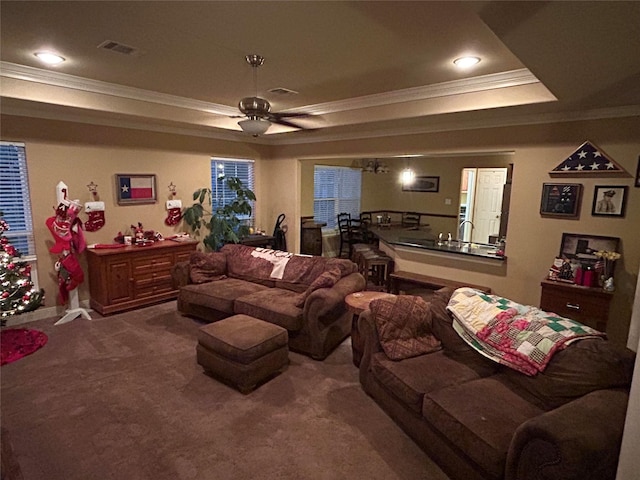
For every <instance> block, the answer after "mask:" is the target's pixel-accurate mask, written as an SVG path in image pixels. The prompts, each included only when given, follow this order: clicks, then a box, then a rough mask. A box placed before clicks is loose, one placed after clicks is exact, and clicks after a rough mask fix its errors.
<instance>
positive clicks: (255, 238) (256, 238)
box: [240, 234, 276, 248]
mask: <svg viewBox="0 0 640 480" xmlns="http://www.w3.org/2000/svg"><path fill="white" fill-rule="evenodd" d="M275 240H276V237H274V236H272V235H260V234H253V235H247V236H246V237H244V238H243V239H241V240H240V243H241V244H242V245H248V246H249V247H262V248H273V244H274V242H275Z"/></svg>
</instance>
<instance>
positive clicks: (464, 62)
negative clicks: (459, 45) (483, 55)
mask: <svg viewBox="0 0 640 480" xmlns="http://www.w3.org/2000/svg"><path fill="white" fill-rule="evenodd" d="M453 63H454V64H455V65H456V66H458V67H460V68H469V67H473V66H474V65H477V64H478V63H480V57H471V56H468V57H460V58H456V59H455V60H454V61H453Z"/></svg>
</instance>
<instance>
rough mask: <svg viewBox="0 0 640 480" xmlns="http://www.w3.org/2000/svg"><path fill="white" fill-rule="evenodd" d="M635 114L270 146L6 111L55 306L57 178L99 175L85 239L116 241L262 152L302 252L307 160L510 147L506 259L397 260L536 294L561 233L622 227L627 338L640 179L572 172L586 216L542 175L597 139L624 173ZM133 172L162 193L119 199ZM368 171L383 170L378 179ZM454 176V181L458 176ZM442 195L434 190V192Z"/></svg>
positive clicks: (622, 326) (273, 206) (613, 322)
mask: <svg viewBox="0 0 640 480" xmlns="http://www.w3.org/2000/svg"><path fill="white" fill-rule="evenodd" d="M639 125H640V123H639V122H638V118H637V117H635V118H627V119H607V120H597V121H596V120H592V121H581V122H566V123H557V124H542V125H533V126H515V127H504V128H485V129H477V130H467V131H461V132H441V133H433V134H416V135H407V136H396V137H377V138H372V139H367V140H358V141H333V142H320V143H314V144H309V145H303V144H300V145H282V146H271V147H266V146H255V145H251V144H243V143H236V142H224V141H216V140H212V139H205V138H199V137H186V136H178V135H169V134H160V133H151V132H141V131H135V130H125V129H117V128H109V127H99V126H94V127H92V126H86V125H80V124H72V123H67V122H56V121H47V120H33V119H27V118H23V117H7V116H3V117H2V139H3V140H9V141H24V142H25V143H26V144H27V162H28V167H29V180H30V186H31V189H32V207H33V212H34V221H35V224H36V225H35V226H36V243H37V249H38V250H37V254H38V257H39V261H38V268H39V271H40V277H41V282H42V284H43V287H44V288H45V289H46V290H47V297H48V300H47V305H53V304H54V303H55V292H56V286H55V275H54V273H53V263H54V261H55V258H54V257H53V256H52V255H51V254H49V252H48V250H47V248H48V242H51V235H50V234H49V232H48V230H46V228H45V227H44V221H45V219H46V218H47V217H48V216H50V215H51V213H52V211H53V210H52V208H53V206H54V204H55V184H56V183H57V182H58V181H60V180H63V181H65V182H66V183H67V184H68V185H69V187H70V192H71V196H72V197H74V198H79V199H80V200H81V201H82V202H85V201H87V200H90V199H91V198H90V194H89V191H88V189H87V187H86V185H87V184H89V183H90V182H91V181H93V182H94V183H96V184H98V191H99V193H100V197H101V200H103V201H105V203H106V204H107V205H106V206H107V210H106V212H105V215H106V226H105V227H104V228H103V229H102V230H100V231H98V232H96V233H87V239H88V241H89V242H110V241H111V239H112V238H113V236H114V235H115V234H116V233H117V231H118V230H121V229H122V228H126V226H128V225H129V224H130V223H132V222H137V221H142V222H143V224H144V225H145V227H147V228H153V229H157V230H160V231H162V232H163V233H171V231H172V230H171V229H169V228H168V227H166V226H165V225H164V223H163V220H164V218H165V216H166V211H165V208H164V199H165V198H166V195H168V189H167V185H168V184H169V183H170V182H173V183H174V184H175V185H177V187H178V193H179V195H178V198H181V199H182V200H183V202H185V203H186V202H188V201H189V200H190V197H191V193H192V191H193V190H195V189H196V188H198V187H200V186H202V185H205V184H207V182H208V166H209V158H210V156H212V155H221V156H230V157H241V158H254V159H256V160H257V164H256V174H257V178H256V180H257V185H256V194H257V197H258V205H257V209H256V213H257V217H258V220H257V221H258V223H259V224H262V226H263V228H265V229H266V230H267V231H270V230H271V229H272V228H273V224H274V222H275V219H276V217H277V215H278V214H280V213H285V215H286V216H287V221H286V223H287V225H288V226H289V229H288V233H287V243H288V246H289V249H290V250H294V251H297V249H298V244H299V218H300V216H301V215H310V214H312V212H313V207H312V206H309V200H308V199H309V198H311V199H312V198H313V197H312V195H313V190H312V187H311V191H309V186H308V185H307V183H306V180H304V178H307V177H308V174H306V173H305V168H306V165H307V163H309V162H306V161H308V160H313V159H321V158H322V159H329V158H333V159H342V160H344V161H349V160H348V159H352V158H362V157H382V156H391V155H400V154H449V155H450V154H462V153H464V154H466V153H469V152H488V151H513V152H514V153H513V155H511V156H509V157H508V163H513V164H514V176H513V194H512V204H511V216H510V223H509V229H508V232H507V256H508V260H507V262H506V264H505V265H504V266H503V267H501V268H495V267H487V266H486V265H483V264H472V263H468V262H466V263H462V262H457V263H454V262H453V261H452V260H450V259H446V258H445V259H441V258H440V259H436V258H426V257H421V258H415V255H413V256H412V255H407V254H403V255H401V256H400V257H399V258H398V264H399V267H400V268H402V269H408V270H413V271H417V272H421V273H425V274H431V275H436V276H440V277H445V278H452V279H458V280H460V279H464V280H468V281H470V282H472V283H477V284H484V285H489V286H491V287H492V288H493V289H494V290H495V291H496V292H497V293H498V294H500V295H503V296H506V297H509V298H512V299H513V300H515V301H518V302H521V303H527V304H533V305H536V304H538V302H539V298H540V285H539V284H540V280H541V279H542V278H543V277H544V276H545V275H546V273H547V271H548V268H549V266H550V265H551V262H552V261H553V258H554V257H555V255H556V254H557V253H558V250H559V246H560V240H561V237H562V233H563V232H575V233H586V234H594V235H608V236H617V237H620V238H621V250H622V254H623V257H622V259H621V260H620V261H619V262H618V263H619V264H618V265H617V268H616V284H617V291H616V294H615V296H614V301H613V305H612V312H611V315H610V322H609V327H608V333H609V335H610V337H611V338H612V339H613V340H615V341H616V342H618V343H620V344H624V343H625V342H626V337H627V331H628V328H629V321H630V318H631V306H632V301H633V293H634V289H635V285H636V280H637V272H638V267H639V265H640V242H638V239H637V237H638V233H639V231H640V228H639V227H638V225H640V189H639V188H634V187H633V178H631V177H626V178H602V177H600V178H591V177H588V178H571V179H567V182H570V183H582V184H583V185H584V199H583V202H582V208H581V211H580V219H579V220H558V219H554V218H541V217H540V214H539V205H540V196H541V191H542V184H543V183H544V182H552V181H557V179H553V178H551V177H550V176H549V174H548V172H549V171H550V170H551V169H552V168H554V167H555V166H556V165H557V164H559V163H560V162H561V161H562V160H563V159H564V158H565V157H566V156H567V155H569V154H570V153H571V152H572V151H573V150H574V149H575V148H577V147H578V146H579V145H580V144H581V143H582V142H584V141H585V140H590V141H592V142H593V143H595V144H596V145H598V146H599V147H600V148H601V149H603V150H604V151H605V152H606V153H607V154H608V155H610V156H611V157H612V158H613V159H614V160H615V161H616V162H617V163H619V164H620V165H621V166H623V167H624V168H625V169H626V170H627V171H628V172H631V173H635V171H636V167H637V162H638V154H639V153H640V127H639ZM345 159H346V160H345ZM351 161H352V160H351ZM311 164H312V163H311ZM425 168H426V167H425ZM311 170H312V169H311ZM431 171H432V170H429V171H428V173H427V171H426V170H425V171H424V174H430V172H431ZM137 172H141V173H155V174H156V175H157V177H158V193H159V199H160V200H162V203H157V204H155V205H151V206H127V207H124V206H123V207H120V206H118V205H117V204H116V202H115V199H114V194H115V190H114V189H115V187H114V179H113V176H114V174H116V173H137ZM420 173H422V171H421V172H420ZM440 176H441V181H443V185H444V179H443V178H442V177H443V176H447V177H448V176H449V174H448V173H446V172H445V173H442V174H441V175H440ZM372 177H376V176H372ZM377 177H384V176H377ZM387 178H388V180H386V179H385V180H382V178H381V180H380V181H390V182H392V181H393V180H392V178H393V176H392V175H391V174H390V175H389V176H388V177H387ZM366 181H368V180H366ZM372 181H377V180H375V179H373V178H372ZM452 183H453V184H455V185H458V184H459V178H457V179H456V180H455V181H453V182H452ZM595 185H627V186H629V192H628V202H627V214H626V217H625V218H602V217H592V216H591V201H592V197H593V189H594V186H595ZM365 188H366V193H365V196H364V197H363V203H365V202H366V203H368V202H370V201H371V202H375V201H377V198H378V196H377V194H378V193H379V192H380V191H384V190H383V189H373V190H374V191H376V190H377V192H376V195H374V196H373V198H369V191H370V189H369V188H368V187H367V186H366V185H365ZM393 188H397V187H393ZM456 188H457V187H456ZM387 190H389V191H390V190H391V188H388V189H387ZM310 195H311V197H309V196H310ZM420 195H428V194H420ZM434 198H436V199H437V198H438V196H436V195H434ZM442 200H443V199H442V198H440V200H437V201H436V202H435V203H440V206H441V207H442V206H443V205H442ZM454 203H455V202H454ZM311 205H312V203H311ZM403 209H404V208H403ZM82 217H83V219H85V218H86V215H84V214H82ZM80 297H81V299H83V298H84V299H86V298H87V297H88V293H87V287H86V285H84V286H83V288H82V289H81V291H80Z"/></svg>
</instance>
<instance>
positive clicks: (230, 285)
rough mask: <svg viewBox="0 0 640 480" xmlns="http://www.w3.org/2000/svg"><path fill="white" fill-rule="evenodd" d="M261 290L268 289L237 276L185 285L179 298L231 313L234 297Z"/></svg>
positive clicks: (232, 311)
mask: <svg viewBox="0 0 640 480" xmlns="http://www.w3.org/2000/svg"><path fill="white" fill-rule="evenodd" d="M262 290H268V288H267V287H265V286H264V285H259V284H257V283H252V282H247V281H245V280H240V279H238V278H225V279H222V280H216V281H214V282H208V283H201V284H198V285H194V284H191V285H186V286H184V287H182V288H181V289H180V300H181V301H182V302H186V303H190V304H193V305H200V306H203V307H207V308H211V309H214V310H218V311H219V312H223V313H229V314H233V313H234V310H233V302H234V301H235V299H236V298H238V297H240V296H242V295H248V294H251V293H254V292H259V291H262Z"/></svg>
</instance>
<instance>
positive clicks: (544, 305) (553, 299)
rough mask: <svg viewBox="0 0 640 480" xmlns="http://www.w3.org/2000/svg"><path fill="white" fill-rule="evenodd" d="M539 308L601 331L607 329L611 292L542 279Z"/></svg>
mask: <svg viewBox="0 0 640 480" xmlns="http://www.w3.org/2000/svg"><path fill="white" fill-rule="evenodd" d="M540 285H541V286H542V295H541V297H540V309H541V310H544V311H545V312H553V313H557V314H558V315H560V316H562V317H567V318H570V319H572V320H575V321H576V322H580V323H584V324H585V325H588V326H590V327H592V328H595V329H596V330H599V331H601V332H606V331H607V321H608V320H609V305H610V303H611V299H612V298H613V293H611V292H605V291H604V290H603V289H602V288H592V287H583V286H580V285H574V284H572V283H563V282H555V281H553V280H547V279H545V280H542V282H541V283H540Z"/></svg>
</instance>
